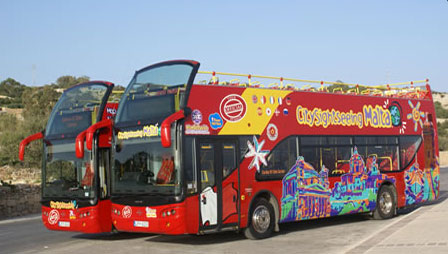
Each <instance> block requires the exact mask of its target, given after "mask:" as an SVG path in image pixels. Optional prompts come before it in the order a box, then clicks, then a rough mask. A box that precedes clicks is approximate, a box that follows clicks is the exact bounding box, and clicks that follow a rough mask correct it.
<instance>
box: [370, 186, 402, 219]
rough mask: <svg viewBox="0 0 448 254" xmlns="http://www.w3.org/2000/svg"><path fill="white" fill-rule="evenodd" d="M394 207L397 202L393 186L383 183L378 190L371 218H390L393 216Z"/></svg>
mask: <svg viewBox="0 0 448 254" xmlns="http://www.w3.org/2000/svg"><path fill="white" fill-rule="evenodd" d="M396 207H397V203H396V201H395V195H394V191H393V187H392V186H389V185H383V186H382V187H381V189H380V191H379V192H378V197H377V201H376V207H375V211H373V218H374V219H376V220H379V219H390V218H392V217H393V216H394V214H395V209H396Z"/></svg>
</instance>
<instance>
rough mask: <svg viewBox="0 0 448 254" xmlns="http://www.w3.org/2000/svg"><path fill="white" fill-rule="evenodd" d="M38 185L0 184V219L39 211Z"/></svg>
mask: <svg viewBox="0 0 448 254" xmlns="http://www.w3.org/2000/svg"><path fill="white" fill-rule="evenodd" d="M40 198H41V197H40V185H29V184H17V185H6V186H5V185H4V186H1V185H0V219H6V218H10V217H17V216H23V215H27V214H33V213H40V211H41V205H40V203H39V201H40Z"/></svg>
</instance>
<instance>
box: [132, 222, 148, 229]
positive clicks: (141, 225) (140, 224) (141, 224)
mask: <svg viewBox="0 0 448 254" xmlns="http://www.w3.org/2000/svg"><path fill="white" fill-rule="evenodd" d="M134 227H138V228H148V227H149V222H147V221H139V220H135V221H134Z"/></svg>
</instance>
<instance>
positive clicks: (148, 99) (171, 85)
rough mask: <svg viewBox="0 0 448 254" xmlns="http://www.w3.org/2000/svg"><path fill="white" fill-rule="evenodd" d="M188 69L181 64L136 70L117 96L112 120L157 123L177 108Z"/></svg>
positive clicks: (186, 65) (180, 102) (188, 74)
mask: <svg viewBox="0 0 448 254" xmlns="http://www.w3.org/2000/svg"><path fill="white" fill-rule="evenodd" d="M192 71H193V66H191V65H189V64H185V63H182V64H171V65H162V66H158V67H153V68H151V67H149V68H146V69H143V70H141V71H138V72H137V73H136V74H135V76H134V78H133V79H132V81H131V83H130V84H129V86H128V87H127V89H126V91H125V93H124V95H123V96H122V97H121V101H120V104H119V107H118V111H117V116H116V120H115V123H116V124H118V125H119V124H120V123H130V122H131V123H132V122H137V121H150V122H158V121H162V120H163V119H164V118H166V117H167V116H169V115H170V114H172V113H174V112H176V111H177V110H179V107H180V105H182V103H183V99H184V94H185V89H186V85H187V83H188V80H189V78H190V76H191V73H192Z"/></svg>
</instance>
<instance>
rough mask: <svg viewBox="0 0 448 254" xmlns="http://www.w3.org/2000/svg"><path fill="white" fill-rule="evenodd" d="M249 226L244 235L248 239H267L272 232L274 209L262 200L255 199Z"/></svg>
mask: <svg viewBox="0 0 448 254" xmlns="http://www.w3.org/2000/svg"><path fill="white" fill-rule="evenodd" d="M251 211H252V212H251V215H250V217H249V219H250V221H249V226H248V227H247V228H246V229H245V230H244V235H245V236H246V237H247V238H249V239H253V240H255V239H263V238H267V237H269V236H270V235H271V234H272V232H273V231H274V224H275V216H274V208H273V207H272V205H271V204H270V203H269V202H268V201H267V200H266V199H264V198H261V199H257V200H256V201H255V204H254V206H253V208H252V209H251Z"/></svg>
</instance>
